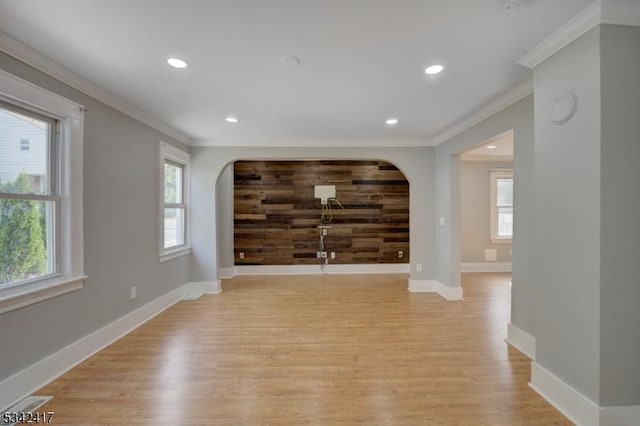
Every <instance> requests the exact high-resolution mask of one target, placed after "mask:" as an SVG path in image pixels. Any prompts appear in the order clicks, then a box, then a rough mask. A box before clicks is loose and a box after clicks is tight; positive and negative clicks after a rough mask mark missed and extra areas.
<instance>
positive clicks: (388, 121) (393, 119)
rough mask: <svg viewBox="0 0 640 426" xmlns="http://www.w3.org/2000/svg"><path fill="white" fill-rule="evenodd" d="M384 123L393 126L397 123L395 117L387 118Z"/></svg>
mask: <svg viewBox="0 0 640 426" xmlns="http://www.w3.org/2000/svg"><path fill="white" fill-rule="evenodd" d="M386 123H387V126H395V125H396V124H398V119H397V118H388V119H387V121H386Z"/></svg>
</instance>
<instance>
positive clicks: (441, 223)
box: [439, 216, 444, 226]
mask: <svg viewBox="0 0 640 426" xmlns="http://www.w3.org/2000/svg"><path fill="white" fill-rule="evenodd" d="M439 221H440V226H444V217H442V216H440V219H439Z"/></svg>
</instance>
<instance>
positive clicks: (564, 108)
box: [551, 92, 578, 126]
mask: <svg viewBox="0 0 640 426" xmlns="http://www.w3.org/2000/svg"><path fill="white" fill-rule="evenodd" d="M577 110H578V97H577V96H576V94H575V93H573V92H565V93H563V94H561V95H560V96H558V97H557V98H556V100H555V101H554V102H553V108H551V121H552V122H553V124H557V125H559V126H561V125H563V124H566V123H568V122H569V120H571V118H573V115H574V114H575V113H576V111H577Z"/></svg>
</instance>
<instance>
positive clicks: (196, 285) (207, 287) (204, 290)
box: [183, 280, 222, 297]
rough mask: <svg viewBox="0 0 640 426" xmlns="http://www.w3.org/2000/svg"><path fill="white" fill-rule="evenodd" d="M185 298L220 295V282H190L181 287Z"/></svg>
mask: <svg viewBox="0 0 640 426" xmlns="http://www.w3.org/2000/svg"><path fill="white" fill-rule="evenodd" d="M183 288H184V292H185V296H186V297H195V296H198V297H199V296H202V295H203V294H220V293H222V286H221V284H220V280H217V281H203V282H191V283H187V284H185V285H184V286H183Z"/></svg>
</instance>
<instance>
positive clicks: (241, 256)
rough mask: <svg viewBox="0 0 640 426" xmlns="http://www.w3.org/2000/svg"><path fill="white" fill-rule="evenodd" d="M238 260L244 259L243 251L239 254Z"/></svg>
mask: <svg viewBox="0 0 640 426" xmlns="http://www.w3.org/2000/svg"><path fill="white" fill-rule="evenodd" d="M240 259H244V252H243V251H241V252H240Z"/></svg>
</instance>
